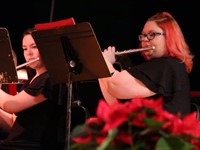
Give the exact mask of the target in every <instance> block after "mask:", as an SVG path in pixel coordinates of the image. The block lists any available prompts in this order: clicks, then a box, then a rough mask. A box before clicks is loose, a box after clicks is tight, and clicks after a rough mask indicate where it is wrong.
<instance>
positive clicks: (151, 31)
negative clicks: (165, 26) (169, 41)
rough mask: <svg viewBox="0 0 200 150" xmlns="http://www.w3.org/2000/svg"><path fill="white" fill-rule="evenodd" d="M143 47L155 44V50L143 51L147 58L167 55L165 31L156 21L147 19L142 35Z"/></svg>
mask: <svg viewBox="0 0 200 150" xmlns="http://www.w3.org/2000/svg"><path fill="white" fill-rule="evenodd" d="M139 38H140V41H141V46H142V47H149V46H150V47H152V46H155V49H153V50H147V51H142V55H143V56H144V58H145V59H146V60H150V59H152V58H158V57H162V56H167V55H168V52H167V49H166V43H165V33H164V31H163V30H162V29H161V28H160V27H159V26H158V25H157V24H156V22H154V21H147V22H146V24H145V25H144V28H143V30H142V34H141V35H140V37H139Z"/></svg>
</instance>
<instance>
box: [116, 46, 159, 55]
mask: <svg viewBox="0 0 200 150" xmlns="http://www.w3.org/2000/svg"><path fill="white" fill-rule="evenodd" d="M155 48H156V47H155V46H151V47H144V48H137V49H129V50H124V51H122V52H118V51H116V52H115V55H123V54H130V53H136V52H141V51H146V50H154V49H155Z"/></svg>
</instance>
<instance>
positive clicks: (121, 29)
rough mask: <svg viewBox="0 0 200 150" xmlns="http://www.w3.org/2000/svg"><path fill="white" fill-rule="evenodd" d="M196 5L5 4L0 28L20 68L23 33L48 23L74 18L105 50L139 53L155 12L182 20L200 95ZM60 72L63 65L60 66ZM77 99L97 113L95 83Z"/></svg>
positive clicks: (76, 0) (32, 0)
mask: <svg viewBox="0 0 200 150" xmlns="http://www.w3.org/2000/svg"><path fill="white" fill-rule="evenodd" d="M198 6H199V4H198V1H196V0H190V1H174V0H171V1H170V0H162V1H161V0H123V1H121V0H118V1H109V0H107V1H105V0H101V1H95V0H93V1H89V0H82V1H81V0H54V1H53V0H17V1H16V0H4V1H3V0H2V1H1V4H0V26H1V27H6V28H7V29H8V30H9V34H10V39H11V43H12V47H13V49H14V50H15V52H16V53H17V56H18V64H22V63H24V58H23V53H22V48H21V39H22V32H23V31H24V30H25V29H27V28H29V27H33V26H34V24H36V23H45V22H50V21H57V20H62V19H66V18H69V17H74V19H75V21H76V23H81V22H90V23H91V25H92V27H93V29H94V31H95V34H96V36H97V39H98V42H99V44H100V46H101V48H102V50H103V49H104V48H106V47H107V46H109V45H115V46H116V48H117V49H118V50H119V51H120V50H126V49H132V48H138V44H139V41H138V39H137V37H138V34H140V32H141V30H142V28H143V25H144V23H145V21H146V19H147V18H148V17H150V16H152V15H153V14H155V13H156V12H159V11H168V12H170V13H171V14H172V15H173V16H174V18H175V19H176V20H177V21H178V23H179V25H180V27H181V28H182V31H183V33H184V35H185V38H186V41H187V42H188V44H189V46H190V48H191V49H192V52H193V53H194V55H195V58H194V68H193V71H192V73H191V74H190V79H191V90H193V91H197V90H200V85H199V82H200V80H199V76H200V69H199V66H200V61H199V57H200V52H199V41H200V37H199V35H200V32H199V25H200V23H199V19H200V9H199V7H198ZM129 57H130V58H132V60H133V62H134V63H135V64H137V63H139V62H140V61H142V58H141V56H140V55H139V54H137V53H134V54H131V55H130V56H129ZM58 67H59V66H58ZM76 93H78V99H80V100H81V102H82V105H83V106H84V107H86V109H87V110H88V111H89V112H90V114H91V115H93V114H94V112H95V109H96V105H97V103H98V100H99V99H100V98H102V95H101V92H100V90H99V87H98V83H97V81H92V82H88V83H83V84H82V83H81V84H79V85H78V91H76Z"/></svg>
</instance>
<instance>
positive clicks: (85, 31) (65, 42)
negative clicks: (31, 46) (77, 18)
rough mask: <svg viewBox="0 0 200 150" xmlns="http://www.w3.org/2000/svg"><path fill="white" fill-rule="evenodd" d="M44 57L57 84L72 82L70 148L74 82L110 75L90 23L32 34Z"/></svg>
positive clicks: (69, 115)
mask: <svg viewBox="0 0 200 150" xmlns="http://www.w3.org/2000/svg"><path fill="white" fill-rule="evenodd" d="M32 36H33V38H34V39H35V42H36V44H37V46H38V49H39V51H40V54H41V57H42V59H43V61H44V63H45V65H46V67H47V70H48V72H49V74H50V79H51V80H52V81H53V82H54V83H55V84H56V83H68V99H67V114H66V115H67V129H66V130H67V131H66V139H67V140H66V147H65V148H67V150H68V149H69V144H70V125H71V101H72V97H71V95H72V82H74V81H88V80H93V79H98V78H102V77H109V76H110V72H109V70H108V68H107V65H106V63H105V60H104V58H103V55H102V52H101V48H100V46H99V44H98V41H97V38H96V36H95V33H94V31H93V29H92V26H91V25H90V23H88V22H84V23H79V24H76V25H72V26H64V27H59V28H55V29H48V30H41V31H35V32H33V33H32Z"/></svg>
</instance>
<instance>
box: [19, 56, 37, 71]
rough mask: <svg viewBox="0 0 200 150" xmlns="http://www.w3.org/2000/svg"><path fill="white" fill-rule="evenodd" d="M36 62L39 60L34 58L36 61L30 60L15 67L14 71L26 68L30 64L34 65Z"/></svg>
mask: <svg viewBox="0 0 200 150" xmlns="http://www.w3.org/2000/svg"><path fill="white" fill-rule="evenodd" d="M38 60H40V58H36V59H33V60H30V61H28V62H26V63H24V64H21V65H19V66H17V67H16V69H20V68H22V67H24V66H26V65H28V64H31V63H34V62H36V61H38Z"/></svg>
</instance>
